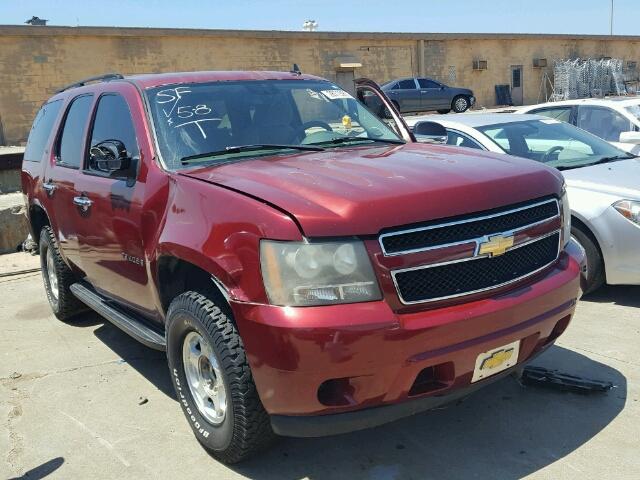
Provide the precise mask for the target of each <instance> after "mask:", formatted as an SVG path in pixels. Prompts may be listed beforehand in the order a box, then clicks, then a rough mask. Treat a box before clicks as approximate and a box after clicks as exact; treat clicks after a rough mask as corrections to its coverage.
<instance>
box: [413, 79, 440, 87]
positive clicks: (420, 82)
mask: <svg viewBox="0 0 640 480" xmlns="http://www.w3.org/2000/svg"><path fill="white" fill-rule="evenodd" d="M418 85H420V88H440V84H439V83H438V82H434V81H433V80H429V79H428V78H419V79H418Z"/></svg>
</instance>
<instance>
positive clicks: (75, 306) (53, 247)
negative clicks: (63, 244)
mask: <svg viewBox="0 0 640 480" xmlns="http://www.w3.org/2000/svg"><path fill="white" fill-rule="evenodd" d="M49 251H51V254H52V263H50V264H49V265H52V266H53V268H52V270H53V273H54V275H55V276H56V278H57V284H58V289H57V290H58V293H57V295H55V294H54V290H53V289H52V286H51V281H50V277H49V265H48V262H47V255H48V254H49ZM40 268H41V269H42V280H43V281H44V289H45V292H46V293H47V299H48V300H49V305H51V310H53V314H54V315H55V316H56V317H57V318H58V319H60V320H63V321H67V320H70V319H71V318H72V317H74V316H76V315H77V314H78V313H81V312H83V311H86V310H87V307H86V306H85V305H84V304H83V303H82V302H80V300H78V299H77V298H76V297H75V296H74V295H73V293H71V290H70V289H69V287H71V285H72V284H73V283H75V282H76V278H75V276H74V274H73V272H72V271H71V269H70V268H69V267H68V266H67V264H66V263H64V260H63V259H62V257H61V256H60V251H59V250H58V244H57V242H56V237H55V235H54V234H53V230H51V227H49V226H47V227H43V228H42V230H41V231H40Z"/></svg>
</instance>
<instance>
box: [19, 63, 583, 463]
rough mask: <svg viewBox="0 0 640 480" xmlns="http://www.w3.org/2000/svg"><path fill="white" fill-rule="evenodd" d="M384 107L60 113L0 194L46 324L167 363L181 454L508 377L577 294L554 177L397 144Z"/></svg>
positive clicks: (128, 87)
mask: <svg viewBox="0 0 640 480" xmlns="http://www.w3.org/2000/svg"><path fill="white" fill-rule="evenodd" d="M89 80H92V81H89ZM365 94H366V95H380V91H379V90H378V89H377V88H376V86H375V84H373V83H372V82H370V81H367V80H361V81H358V82H357V96H360V97H361V98H362V96H364V95H365ZM380 101H382V102H387V100H386V99H385V98H384V95H382V96H381V97H380ZM387 107H388V108H387V109H388V111H389V112H391V115H390V116H391V118H390V119H388V121H382V120H380V119H378V118H377V117H376V116H375V115H373V114H372V113H371V112H370V111H369V110H367V109H366V107H365V106H364V105H363V104H362V103H360V102H359V101H358V100H356V99H355V98H354V97H352V96H351V95H350V94H349V93H347V92H346V91H344V90H342V89H341V88H339V87H338V86H336V85H334V84H333V83H331V82H329V81H326V80H324V79H321V78H318V77H315V76H311V75H302V74H300V73H299V72H297V71H294V72H288V73H287V72H284V73H279V72H197V73H175V74H157V75H137V76H131V77H126V78H125V77H122V76H120V75H117V74H110V75H105V76H102V77H96V78H93V79H88V80H85V81H81V82H78V83H76V84H74V85H70V86H69V87H66V88H65V89H63V90H61V91H60V92H59V93H57V94H56V95H54V96H53V97H52V98H51V99H49V100H48V101H47V102H46V103H45V104H44V105H43V106H42V108H41V109H40V111H39V112H38V114H37V116H36V119H35V122H34V124H33V128H32V130H31V133H30V136H29V141H28V144H27V147H26V152H25V155H24V164H23V172H22V183H23V188H24V193H25V198H26V202H27V205H28V213H29V218H30V225H31V229H32V234H33V236H34V238H35V239H36V240H37V241H38V244H39V251H40V255H41V262H42V272H43V279H44V285H45V289H46V294H47V297H48V299H49V302H50V304H51V307H52V309H53V312H54V313H55V315H56V316H57V317H58V318H59V319H61V320H65V321H67V320H69V321H71V320H72V319H73V318H74V317H75V316H76V315H77V314H78V313H79V312H82V311H83V310H85V309H86V307H89V308H91V309H93V310H95V311H97V312H98V313H99V314H100V315H102V316H104V317H105V318H106V319H108V320H109V321H111V322H112V323H114V324H115V325H116V326H118V327H119V328H121V329H122V330H124V331H125V332H127V333H129V334H130V335H132V336H133V337H135V338H136V339H138V340H139V341H141V342H143V343H144V344H146V345H147V346H149V347H153V348H157V349H161V350H166V354H167V359H168V364H169V371H170V375H171V378H172V381H173V385H174V387H175V391H176V396H177V399H178V401H179V403H180V405H181V407H182V409H183V410H184V413H185V415H186V417H187V419H188V422H189V424H190V425H191V428H192V429H193V431H194V433H195V436H196V438H197V439H198V440H199V442H200V443H201V444H202V445H203V446H204V447H205V448H206V449H207V450H209V451H210V452H212V453H213V455H214V456H216V457H217V458H219V459H221V460H222V461H225V462H229V463H231V462H237V461H239V460H241V459H243V458H245V457H246V456H247V455H249V454H251V453H253V452H255V451H256V450H258V449H259V448H262V447H264V446H265V445H266V444H268V443H269V442H270V441H271V440H272V439H273V438H274V437H275V436H276V435H275V434H279V435H286V436H302V437H304V436H319V435H329V434H334V433H341V432H347V431H351V430H357V429H362V428H366V427H371V426H374V425H379V424H382V423H384V422H388V421H391V420H394V419H398V418H400V417H403V416H407V415H411V414H414V413H416V412H420V411H423V410H427V409H430V408H433V407H434V406H437V405H440V404H443V403H445V402H450V401H452V400H454V399H456V398H459V397H461V396H464V395H467V394H468V393H470V392H471V391H473V390H476V389H477V388H480V387H482V386H483V385H487V384H488V383H490V382H491V381H492V380H495V379H497V378H501V377H503V376H505V375H506V374H508V373H510V372H512V371H514V370H517V369H519V368H521V367H522V364H523V363H524V362H527V361H528V360H530V359H531V358H532V357H533V356H535V355H537V354H538V353H540V352H542V351H543V350H545V349H546V348H547V347H548V346H549V345H551V344H552V343H553V342H554V340H555V339H556V338H557V337H558V336H559V335H560V334H561V333H562V332H563V331H564V330H565V329H566V327H567V325H568V323H569V321H570V319H571V316H572V314H573V312H574V308H575V304H576V300H577V297H578V295H579V262H580V258H579V256H580V254H579V252H577V253H573V252H572V251H570V249H569V248H568V244H569V231H570V230H569V209H568V206H567V203H566V197H565V195H564V186H563V180H562V177H561V176H560V175H559V174H558V173H557V172H556V171H555V170H552V169H550V168H546V167H544V166H541V165H540V164H538V163H536V162H531V161H528V160H523V159H518V158H513V157H508V156H504V155H493V154H489V153H483V152H479V151H477V150H467V149H462V148H454V147H448V146H440V145H425V144H421V143H416V141H415V138H414V136H413V134H412V133H411V132H410V131H409V130H408V128H407V127H406V124H404V122H403V120H402V119H401V117H400V116H399V115H397V112H396V111H395V110H394V108H393V106H391V105H387Z"/></svg>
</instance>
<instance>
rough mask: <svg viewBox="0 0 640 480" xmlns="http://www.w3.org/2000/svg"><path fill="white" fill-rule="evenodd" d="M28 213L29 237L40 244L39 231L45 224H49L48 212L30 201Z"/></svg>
mask: <svg viewBox="0 0 640 480" xmlns="http://www.w3.org/2000/svg"><path fill="white" fill-rule="evenodd" d="M28 215H29V229H30V230H31V237H32V238H33V241H34V242H35V243H36V244H37V245H38V246H39V245H40V232H41V231H42V228H43V227H45V226H47V225H48V226H51V220H50V219H49V214H48V213H47V211H46V210H45V209H44V207H43V206H42V205H40V204H39V203H32V204H31V205H29V209H28Z"/></svg>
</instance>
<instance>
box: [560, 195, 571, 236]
mask: <svg viewBox="0 0 640 480" xmlns="http://www.w3.org/2000/svg"><path fill="white" fill-rule="evenodd" d="M560 217H561V218H562V248H564V247H566V246H567V243H569V240H571V207H570V206H569V197H568V196H567V190H566V188H565V187H562V197H561V198H560Z"/></svg>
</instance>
